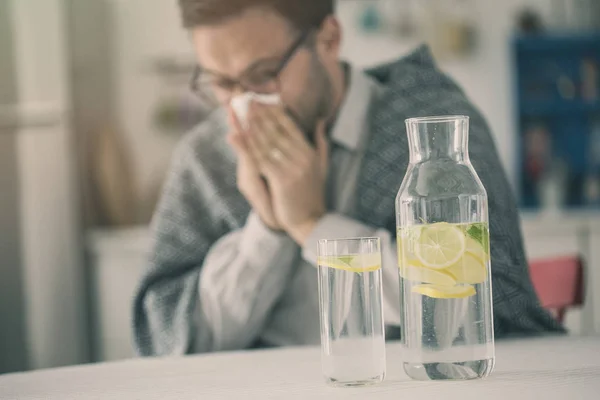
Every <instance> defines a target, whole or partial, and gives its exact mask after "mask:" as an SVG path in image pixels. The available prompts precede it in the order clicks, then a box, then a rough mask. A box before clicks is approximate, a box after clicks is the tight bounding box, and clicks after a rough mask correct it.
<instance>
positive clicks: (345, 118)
mask: <svg viewBox="0 0 600 400" xmlns="http://www.w3.org/2000/svg"><path fill="white" fill-rule="evenodd" d="M381 91H382V89H381V87H380V86H379V85H378V84H377V83H376V82H375V81H374V80H373V79H371V78H370V77H368V76H367V75H366V74H365V73H364V72H363V71H361V70H358V69H354V68H351V69H350V79H349V87H348V91H347V94H346V97H345V100H344V102H343V104H342V106H341V108H340V112H339V114H338V118H337V120H336V123H335V125H334V127H333V129H332V132H331V137H330V147H331V154H330V171H329V177H328V182H327V197H328V198H327V201H328V205H329V208H330V211H329V213H327V214H326V215H325V216H324V217H323V218H322V219H321V220H320V222H319V223H318V225H317V227H316V228H315V229H314V231H313V232H312V233H311V235H310V237H309V238H308V240H307V241H306V245H305V247H304V248H302V249H301V248H299V246H298V245H297V244H296V243H295V242H294V241H293V240H292V239H291V238H290V237H289V236H288V235H286V234H285V233H277V232H274V231H271V230H270V229H269V228H267V227H266V226H265V225H264V224H263V223H262V222H261V220H260V218H259V217H258V216H257V215H256V214H254V213H252V212H251V213H250V216H249V217H248V220H247V223H246V225H245V226H244V227H243V228H242V229H240V230H237V231H234V232H231V233H229V234H228V235H226V236H224V237H222V238H221V239H220V240H219V241H218V242H217V243H216V244H215V245H214V246H213V247H212V248H211V249H210V251H209V254H208V256H207V257H206V260H205V262H204V265H203V267H202V270H201V274H200V281H199V286H200V287H199V290H200V292H199V293H200V297H199V301H200V307H198V308H197V310H198V312H197V314H196V316H195V317H196V318H197V321H196V323H197V324H198V326H201V327H202V328H201V329H198V330H197V331H196V332H197V334H198V335H199V337H196V338H195V339H196V340H195V346H194V350H195V351H196V352H205V351H218V350H230V349H239V348H244V347H247V346H248V345H250V344H251V343H252V342H253V341H254V340H255V339H256V338H257V337H258V338H259V339H260V341H262V342H264V343H268V344H271V345H276V346H289V345H305V344H306V345H308V344H318V343H319V341H320V328H319V302H318V299H319V297H318V288H317V269H316V258H317V257H316V243H317V240H318V239H338V238H348V237H372V236H376V237H380V238H381V243H382V262H383V282H384V283H383V285H384V290H383V298H384V309H383V312H384V319H385V321H386V323H387V324H390V325H396V326H397V325H399V317H400V316H399V313H400V311H399V306H400V304H399V286H398V273H397V265H396V264H397V261H396V253H395V242H394V238H392V237H391V235H390V233H389V232H388V231H387V230H385V229H377V228H374V227H371V226H367V225H364V224H363V223H361V222H358V221H356V220H354V219H352V218H350V217H348V215H351V214H352V211H353V210H354V207H355V200H356V196H360V193H356V184H357V180H358V174H359V171H360V167H361V160H362V157H363V153H364V150H365V146H366V141H367V139H368V113H369V107H370V104H372V101H374V100H375V99H376V98H377V96H379V95H380V94H381ZM272 304H275V305H274V306H272ZM269 307H271V309H269Z"/></svg>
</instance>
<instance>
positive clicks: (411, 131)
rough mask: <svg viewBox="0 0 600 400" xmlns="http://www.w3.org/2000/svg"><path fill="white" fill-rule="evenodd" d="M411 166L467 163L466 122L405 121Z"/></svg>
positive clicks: (460, 118)
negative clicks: (441, 161)
mask: <svg viewBox="0 0 600 400" xmlns="http://www.w3.org/2000/svg"><path fill="white" fill-rule="evenodd" d="M406 129H407V132H408V144H409V148H410V163H411V164H416V163H422V162H426V161H435V160H450V161H454V162H465V161H469V153H468V140H469V118H468V117H463V116H456V117H432V118H413V119H409V120H407V121H406Z"/></svg>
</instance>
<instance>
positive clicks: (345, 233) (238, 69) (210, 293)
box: [134, 0, 560, 355]
mask: <svg viewBox="0 0 600 400" xmlns="http://www.w3.org/2000/svg"><path fill="white" fill-rule="evenodd" d="M179 3H180V8H181V13H182V16H183V22H184V26H185V27H186V28H188V29H189V30H190V33H191V37H192V41H193V44H194V47H195V50H196V53H197V59H198V63H199V69H198V71H197V73H196V74H195V77H194V88H195V89H196V90H197V91H198V92H199V94H200V95H201V96H202V97H203V98H204V99H205V100H207V101H208V100H209V101H214V102H215V104H218V105H220V106H221V108H220V110H219V111H218V112H216V113H215V114H214V116H213V117H212V118H211V119H210V120H209V121H207V122H206V123H204V124H202V126H200V127H199V128H198V129H197V130H196V131H195V132H192V133H190V134H189V135H188V136H187V137H186V138H184V139H183V140H182V142H181V144H180V145H179V147H178V149H177V150H176V152H175V155H174V159H173V165H172V168H171V172H170V175H169V177H168V179H167V182H166V185H165V187H164V194H163V197H162V200H161V201H160V204H159V206H158V209H157V212H156V215H155V218H154V221H153V232H154V238H155V242H154V246H153V252H152V258H151V264H150V267H149V269H148V270H147V272H146V274H145V276H144V277H143V280H142V283H141V286H140V288H139V292H138V295H137V297H136V300H135V321H134V326H135V338H136V345H137V350H138V352H139V353H140V354H141V355H176V354H185V353H192V352H208V351H219V350H234V349H244V348H249V347H255V346H284V345H302V344H317V343H318V342H319V319H318V296H317V286H316V285H317V273H316V268H315V261H316V256H315V247H316V240H317V239H319V238H341V237H358V236H379V237H381V239H382V244H383V248H384V250H383V252H384V254H383V261H384V282H385V283H384V313H385V318H386V325H387V327H388V332H389V333H390V335H389V337H394V336H395V337H397V334H395V333H396V332H397V327H398V326H399V322H400V321H399V307H400V305H399V296H398V290H399V289H398V278H397V272H396V267H395V265H396V263H397V261H396V255H395V250H394V248H395V243H394V240H393V238H394V236H395V235H394V232H395V211H394V199H395V195H396V192H397V190H398V188H399V186H400V183H401V181H402V179H403V177H404V174H405V171H406V166H407V162H408V145H407V139H406V133H405V130H404V120H405V118H408V117H417V116H427V115H447V114H465V115H469V116H470V117H471V131H470V154H471V159H472V162H473V164H474V166H475V169H476V170H477V172H478V173H479V176H480V178H481V180H482V181H483V183H484V185H485V187H486V189H487V191H488V195H489V202H490V204H489V211H490V217H491V221H490V225H491V241H492V242H491V249H492V263H493V265H492V276H493V285H494V286H493V289H494V290H493V293H494V307H495V331H496V335H497V336H499V337H501V336H503V335H507V334H511V333H537V332H544V331H552V330H560V328H559V327H558V325H557V324H556V323H555V322H554V320H553V319H552V318H551V317H550V316H549V315H548V314H547V313H546V312H544V310H542V309H541V308H540V306H539V304H538V301H537V299H536V296H535V294H534V292H533V290H532V286H531V282H530V280H529V278H528V273H527V266H526V262H525V258H524V254H523V249H522V243H521V235H520V231H519V223H518V216H517V209H516V207H515V202H514V199H513V197H512V196H511V194H510V189H509V185H508V182H507V179H506V177H505V174H504V172H503V169H502V167H501V165H500V162H499V159H498V155H497V153H496V149H495V146H494V142H493V140H492V138H491V136H490V133H489V130H488V128H487V126H486V124H485V122H484V120H483V118H482V117H481V115H480V114H479V113H478V112H477V111H476V110H475V109H474V107H473V106H472V105H471V104H470V103H469V102H468V101H467V99H466V97H465V95H464V94H463V93H462V91H461V90H460V89H459V88H458V87H457V86H456V85H455V84H454V83H453V82H452V80H450V79H449V78H448V77H446V76H445V75H443V74H442V73H441V72H439V71H438V70H437V69H436V67H435V65H434V63H433V61H432V59H431V57H430V55H429V53H428V51H427V49H426V48H421V49H418V50H417V51H415V52H414V53H413V54H411V55H409V56H408V57H405V58H403V59H401V60H399V61H398V62H395V63H392V64H389V65H385V66H381V67H379V68H376V69H374V70H372V71H369V72H368V73H365V72H362V71H360V70H358V69H357V68H353V67H352V66H349V65H347V64H345V63H342V62H340V60H339V53H340V45H341V41H342V31H341V28H340V25H339V23H338V21H337V19H336V18H335V16H334V9H333V8H334V7H333V3H334V1H333V0H286V1H282V0H180V1H179ZM245 92H252V93H253V94H252V96H255V97H254V98H257V99H260V97H256V96H258V95H262V96H265V95H266V96H273V95H275V96H276V100H277V99H280V100H281V101H280V102H279V101H274V102H273V101H271V102H269V103H270V104H264V102H263V101H253V102H251V105H250V110H249V112H248V120H246V118H245V116H244V115H243V114H244V113H243V112H238V113H236V112H234V111H233V107H232V106H231V104H232V99H234V98H236V99H239V96H240V95H242V94H243V93H245ZM257 94H258V95H257ZM271 100H272V99H271ZM242 108H243V107H242Z"/></svg>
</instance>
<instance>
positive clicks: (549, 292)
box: [529, 257, 583, 324]
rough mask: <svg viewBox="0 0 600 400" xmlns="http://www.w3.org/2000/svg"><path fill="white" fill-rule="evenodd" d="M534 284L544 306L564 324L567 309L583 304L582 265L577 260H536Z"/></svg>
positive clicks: (530, 266)
mask: <svg viewBox="0 0 600 400" xmlns="http://www.w3.org/2000/svg"><path fill="white" fill-rule="evenodd" d="M529 271H530V274H531V280H532V281H533V286H534V288H535V291H536V292H537V295H538V297H539V299H540V302H541V303H542V306H543V307H544V308H546V309H548V310H550V311H551V312H552V313H553V314H554V315H555V316H556V319H557V320H558V321H559V322H560V323H561V324H562V322H563V319H564V316H565V311H566V310H567V309H568V308H571V307H575V306H580V305H582V304H583V263H582V262H581V259H580V258H578V257H560V258H551V259H546V260H535V261H533V262H531V263H530V265H529Z"/></svg>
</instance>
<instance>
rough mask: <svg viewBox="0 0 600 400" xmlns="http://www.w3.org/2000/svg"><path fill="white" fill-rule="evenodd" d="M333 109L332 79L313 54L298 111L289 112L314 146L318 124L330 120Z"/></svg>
mask: <svg viewBox="0 0 600 400" xmlns="http://www.w3.org/2000/svg"><path fill="white" fill-rule="evenodd" d="M333 107H334V104H333V85H332V83H331V79H330V77H329V74H328V73H327V70H326V69H325V67H324V66H323V64H322V63H321V61H320V60H319V58H318V56H317V55H316V54H313V57H312V63H311V70H310V72H309V77H308V84H307V85H306V89H305V90H304V92H303V93H302V95H301V96H300V97H299V98H298V100H297V102H296V107H295V108H296V109H297V110H298V111H297V112H296V113H294V112H290V111H289V110H288V112H289V113H290V115H291V117H292V119H294V121H295V122H296V124H297V125H298V126H299V127H300V129H301V130H302V131H303V132H304V134H305V136H306V138H307V139H308V140H309V142H311V143H312V144H314V141H315V128H316V127H317V123H318V122H319V121H320V120H325V119H327V118H329V117H330V116H331V114H332V112H333Z"/></svg>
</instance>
